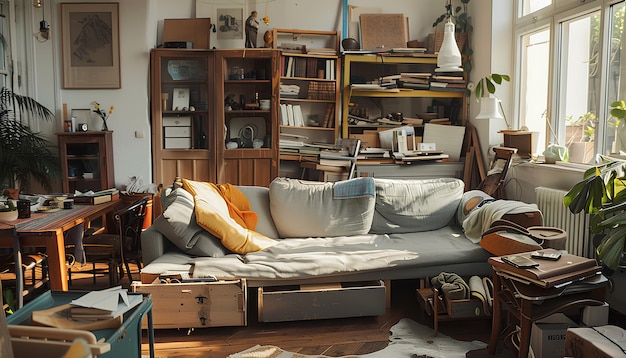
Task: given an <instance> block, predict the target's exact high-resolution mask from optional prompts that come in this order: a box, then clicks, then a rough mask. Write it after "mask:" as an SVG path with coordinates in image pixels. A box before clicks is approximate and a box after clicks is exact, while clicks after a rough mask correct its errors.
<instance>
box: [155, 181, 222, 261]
mask: <svg viewBox="0 0 626 358" xmlns="http://www.w3.org/2000/svg"><path fill="white" fill-rule="evenodd" d="M162 195H163V196H162V203H163V214H162V215H160V216H158V217H157V218H156V219H155V220H154V223H153V224H152V225H153V226H154V227H155V228H156V229H157V230H158V231H159V232H160V233H161V234H163V236H165V237H166V238H167V239H168V240H170V241H171V242H172V243H173V244H174V245H176V247H178V248H179V249H180V250H182V251H183V252H185V253H187V254H189V255H194V256H210V257H222V256H224V255H225V254H227V253H230V251H229V250H228V249H226V248H225V247H224V245H222V242H221V241H220V240H219V239H218V238H216V237H215V236H213V235H211V234H210V233H208V232H207V231H205V230H204V229H203V228H201V227H200V226H199V225H198V224H197V223H196V214H195V212H194V201H193V196H192V195H191V194H190V193H189V192H188V191H186V190H185V189H183V188H178V189H174V190H169V189H166V190H163V193H162Z"/></svg>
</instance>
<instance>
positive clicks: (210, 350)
mask: <svg viewBox="0 0 626 358" xmlns="http://www.w3.org/2000/svg"><path fill="white" fill-rule="evenodd" d="M75 271H76V270H75ZM73 278H74V279H73V285H72V287H71V289H94V288H104V287H106V286H107V284H108V279H107V278H104V277H99V278H98V280H97V285H96V286H93V283H92V280H91V278H90V277H89V276H85V275H83V276H81V275H80V274H76V273H75V274H74V275H73ZM121 283H122V285H124V286H128V280H127V279H126V278H125V279H124V280H122V282H121ZM416 288H417V282H416V281H394V282H393V283H392V294H391V296H392V304H391V309H390V310H388V311H387V313H386V314H385V315H382V316H378V317H362V318H345V319H333V320H319V321H298V322H281V323H259V322H257V319H256V317H257V310H256V306H257V305H256V291H253V290H252V289H251V291H249V292H248V298H249V304H248V326H246V327H214V328H203V329H195V330H193V331H189V330H188V329H180V330H176V329H159V330H155V340H156V345H155V351H156V356H157V357H181V358H182V357H190V358H192V357H226V356H228V355H229V354H232V353H236V352H240V351H243V350H245V349H248V348H250V347H252V346H254V345H257V344H260V345H276V346H279V347H280V348H282V349H285V350H289V351H293V352H298V353H301V354H324V355H328V356H334V357H338V356H343V355H350V354H366V353H371V352H375V351H378V350H381V349H383V348H385V347H386V346H387V345H388V343H389V329H390V328H391V327H392V326H393V325H395V324H396V323H397V322H398V321H399V320H400V319H401V318H405V317H406V318H411V319H413V320H415V321H417V322H420V323H423V324H426V325H428V326H430V327H432V317H430V316H428V315H425V314H423V313H422V311H421V310H420V307H419V304H418V302H417V296H416V292H415V289H416ZM363 299H367V297H363ZM440 331H441V332H442V333H443V334H447V335H449V336H452V337H454V338H456V339H460V340H470V341H471V340H480V341H483V342H487V341H488V339H489V334H490V332H491V321H489V320H484V319H483V320H466V321H457V322H443V323H441V324H440ZM147 342H148V340H147V336H146V335H145V334H144V337H143V346H142V349H143V354H145V355H147V354H148V345H147ZM504 353H505V354H504V355H502V357H507V356H510V355H509V354H506V351H505V352H504ZM487 356H488V355H486V353H485V352H475V354H474V355H472V357H487Z"/></svg>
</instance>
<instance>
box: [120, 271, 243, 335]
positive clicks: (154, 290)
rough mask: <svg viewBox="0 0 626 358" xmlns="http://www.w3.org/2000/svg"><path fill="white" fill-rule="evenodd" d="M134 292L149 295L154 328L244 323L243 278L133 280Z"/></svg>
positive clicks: (236, 324) (237, 324) (240, 324)
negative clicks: (183, 281) (186, 281)
mask: <svg viewBox="0 0 626 358" xmlns="http://www.w3.org/2000/svg"><path fill="white" fill-rule="evenodd" d="M131 288H132V291H133V292H141V293H150V294H151V295H152V302H153V304H154V306H153V308H152V314H153V317H154V328H202V327H223V326H245V325H247V324H248V322H247V315H246V306H247V301H248V300H247V290H246V280H244V279H241V280H227V281H221V280H220V281H216V282H191V283H168V284H162V283H160V282H159V280H158V279H157V280H155V281H154V282H153V283H150V284H145V283H141V282H138V281H135V282H133V283H132V285H131Z"/></svg>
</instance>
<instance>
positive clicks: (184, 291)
mask: <svg viewBox="0 0 626 358" xmlns="http://www.w3.org/2000/svg"><path fill="white" fill-rule="evenodd" d="M180 293H191V290H180Z"/></svg>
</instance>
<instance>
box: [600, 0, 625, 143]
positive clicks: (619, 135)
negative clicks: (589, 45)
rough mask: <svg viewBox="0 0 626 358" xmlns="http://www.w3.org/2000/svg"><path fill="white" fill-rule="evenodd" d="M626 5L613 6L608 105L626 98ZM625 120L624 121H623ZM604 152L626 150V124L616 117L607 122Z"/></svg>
mask: <svg viewBox="0 0 626 358" xmlns="http://www.w3.org/2000/svg"><path fill="white" fill-rule="evenodd" d="M625 9H626V5H624V3H623V2H621V3H619V4H617V5H614V6H612V7H611V53H610V56H609V67H608V78H607V90H608V93H607V102H608V103H606V104H605V106H607V107H606V108H608V106H609V105H610V104H611V103H612V102H614V101H617V100H626V98H625V96H626V81H621V79H622V78H624V79H626V69H624V68H622V66H621V55H622V52H623V46H622V43H623V42H624V40H625V38H624V36H625V33H624V11H625ZM622 122H623V121H622ZM604 143H605V146H604V153H605V154H610V153H620V152H621V153H624V152H626V126H624V123H620V122H619V121H617V120H616V119H615V118H610V117H609V118H608V120H607V124H606V138H605V142H604Z"/></svg>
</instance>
